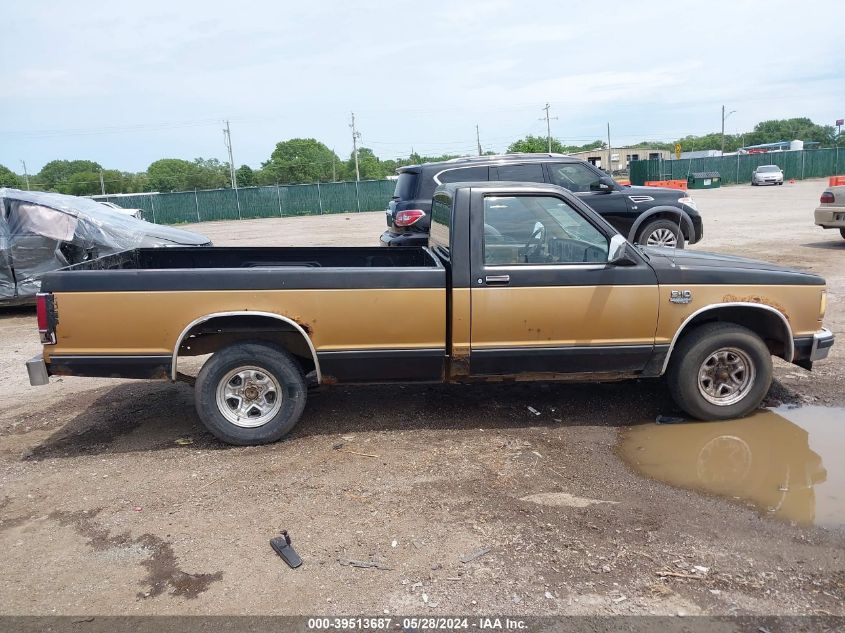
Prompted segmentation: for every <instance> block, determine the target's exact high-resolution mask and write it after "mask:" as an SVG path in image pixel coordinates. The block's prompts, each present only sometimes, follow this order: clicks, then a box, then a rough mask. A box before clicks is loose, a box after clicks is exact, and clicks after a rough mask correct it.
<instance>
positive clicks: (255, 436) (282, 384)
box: [194, 341, 307, 446]
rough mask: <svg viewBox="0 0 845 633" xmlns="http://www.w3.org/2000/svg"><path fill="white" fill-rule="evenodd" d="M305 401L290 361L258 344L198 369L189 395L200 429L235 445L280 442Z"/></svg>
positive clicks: (227, 350) (237, 347) (226, 351)
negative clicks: (192, 389) (192, 396)
mask: <svg viewBox="0 0 845 633" xmlns="http://www.w3.org/2000/svg"><path fill="white" fill-rule="evenodd" d="M253 394H254V395H253ZM271 394H273V396H272V397H271ZM306 397H307V386H306V384H305V376H304V375H303V374H302V369H301V367H300V366H299V364H298V363H297V362H296V360H294V358H293V356H291V355H290V354H288V353H287V352H286V351H285V350H283V349H282V348H280V347H277V346H275V345H272V344H268V343H263V342H258V341H253V342H243V343H235V344H233V345H230V346H228V347H224V348H223V349H221V350H219V351H217V352H215V353H214V354H213V355H212V357H211V358H209V359H208V361H206V363H205V364H204V365H203V366H202V369H201V370H200V372H199V375H198V376H197V381H196V386H195V390H194V404H195V406H196V409H197V414H198V415H199V417H200V420H202V423H203V424H204V425H205V427H206V428H207V429H208V430H209V431H211V433H212V434H214V436H215V437H216V438H217V439H219V440H221V441H222V442H226V443H227V444H235V445H238V446H254V445H257V444H268V443H270V442H276V441H278V440H280V439H281V438H282V437H284V436H285V435H286V434H287V433H289V432H290V431H291V429H293V427H294V426H295V425H296V423H297V422H298V421H299V418H300V416H301V415H302V411H303V410H304V409H305V400H306Z"/></svg>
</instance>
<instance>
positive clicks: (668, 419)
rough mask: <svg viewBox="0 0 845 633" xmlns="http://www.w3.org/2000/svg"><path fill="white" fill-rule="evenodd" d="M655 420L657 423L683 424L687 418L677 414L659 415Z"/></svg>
mask: <svg viewBox="0 0 845 633" xmlns="http://www.w3.org/2000/svg"><path fill="white" fill-rule="evenodd" d="M654 421H655V422H657V424H683V423H684V422H687V419H686V418H682V417H680V416H677V415H658V416H657V417H656V418H655V419H654Z"/></svg>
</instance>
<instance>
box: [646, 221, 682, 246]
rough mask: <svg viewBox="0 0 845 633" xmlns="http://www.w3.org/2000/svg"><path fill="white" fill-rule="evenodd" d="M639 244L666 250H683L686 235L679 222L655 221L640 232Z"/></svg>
mask: <svg viewBox="0 0 845 633" xmlns="http://www.w3.org/2000/svg"><path fill="white" fill-rule="evenodd" d="M636 241H637V243H638V244H643V245H644V246H662V247H664V248H676V247H677V248H683V247H684V235H683V233H682V232H681V230H680V228H679V227H678V224H677V222H672V221H671V220H663V219H661V220H654V221H653V222H649V223H648V224H646V225H645V227H643V229H642V230H641V231H640V234H639V236H638V237H637V240H636Z"/></svg>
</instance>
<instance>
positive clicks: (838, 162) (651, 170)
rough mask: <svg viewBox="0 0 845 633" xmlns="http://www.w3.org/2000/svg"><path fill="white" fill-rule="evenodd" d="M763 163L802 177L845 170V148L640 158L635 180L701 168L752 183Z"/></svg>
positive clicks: (680, 176) (726, 179) (682, 175)
mask: <svg viewBox="0 0 845 633" xmlns="http://www.w3.org/2000/svg"><path fill="white" fill-rule="evenodd" d="M760 165H777V166H778V167H780V168H781V169H782V170H783V175H784V178H786V179H795V180H802V179H804V178H822V177H825V176H837V175H840V174H843V173H845V148H843V147H835V148H831V149H813V150H803V151H795V152H775V153H771V154H735V155H734V156H715V157H712V158H685V159H681V160H639V161H634V162H632V163H630V173H631V184H632V185H642V184H643V183H645V182H646V181H648V180H686V179H687V176H688V175H689V174H691V173H694V172H700V171H717V172H719V174H720V175H721V176H722V184H723V185H735V184H738V183H750V182H751V172H753V171H754V169H756V168H757V167H759V166H760Z"/></svg>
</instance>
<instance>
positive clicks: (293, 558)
mask: <svg viewBox="0 0 845 633" xmlns="http://www.w3.org/2000/svg"><path fill="white" fill-rule="evenodd" d="M270 547H272V548H273V550H274V551H275V552H276V553H277V554H278V555H279V556H281V557H282V560H283V561H285V562H286V563H287V564H288V565H289V566H290V567H291V568H292V569H296V568H297V567H299V566H300V565H301V564H302V559H301V558H300V557H299V554H297V553H296V551H295V550H294V549H293V546H291V544H290V536H289V535H288V531H287V530H282V535H281V536H277V537H276V538H271V539H270Z"/></svg>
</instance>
